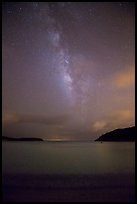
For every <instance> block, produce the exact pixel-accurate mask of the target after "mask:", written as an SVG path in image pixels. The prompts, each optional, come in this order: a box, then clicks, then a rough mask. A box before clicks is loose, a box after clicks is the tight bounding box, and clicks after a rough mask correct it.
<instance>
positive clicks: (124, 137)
mask: <svg viewBox="0 0 137 204" xmlns="http://www.w3.org/2000/svg"><path fill="white" fill-rule="evenodd" d="M95 141H135V126H134V127H129V128H124V129H116V130H113V131H111V132H108V133H105V134H103V135H102V136H100V137H99V138H98V139H96V140H95Z"/></svg>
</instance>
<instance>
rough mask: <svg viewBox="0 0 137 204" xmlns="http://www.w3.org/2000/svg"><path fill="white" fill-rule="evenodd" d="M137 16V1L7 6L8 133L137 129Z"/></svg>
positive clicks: (80, 134) (87, 134)
mask: <svg viewBox="0 0 137 204" xmlns="http://www.w3.org/2000/svg"><path fill="white" fill-rule="evenodd" d="M134 14H135V11H134V3H133V2H48V3H47V2H7V3H3V7H2V22H3V23H2V74H3V75H2V83H3V90H2V91H3V95H2V100H3V101H2V105H3V106H2V109H3V134H4V135H7V136H20V135H22V136H25V135H26V134H27V135H28V132H29V134H30V135H31V136H34V137H35V136H36V137H42V138H51V139H52V138H53V139H54V137H56V138H57V137H58V138H59V139H60V138H61V139H75V138H77V139H87V138H90V139H94V138H96V136H97V135H98V134H102V133H104V132H106V131H109V130H112V129H115V128H119V127H127V126H131V125H134V123H135V118H134V110H135V103H134V100H135V88H134V73H135V47H134V44H135V16H134ZM28 118H31V119H29V120H28ZM54 118H55V120H54ZM52 119H53V121H54V122H51V123H50V121H52ZM34 121H35V122H34ZM48 121H49V122H48Z"/></svg>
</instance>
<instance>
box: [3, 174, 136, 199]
mask: <svg viewBox="0 0 137 204" xmlns="http://www.w3.org/2000/svg"><path fill="white" fill-rule="evenodd" d="M134 180H135V179H134V175H131V174H130V175H129V174H125V175H116V174H114V175H112V174H110V175H109V174H107V175H3V202H134V201H135V192H134V191H135V190H134V189H135V184H134Z"/></svg>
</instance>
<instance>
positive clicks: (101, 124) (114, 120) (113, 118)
mask: <svg viewBox="0 0 137 204" xmlns="http://www.w3.org/2000/svg"><path fill="white" fill-rule="evenodd" d="M134 121H135V115H134V112H133V111H131V110H119V111H114V112H111V113H110V114H108V115H106V116H105V117H104V118H103V119H100V120H97V121H96V122H94V123H93V125H92V128H91V129H92V130H93V131H94V132H101V133H104V132H107V131H110V130H113V129H116V128H122V127H123V128H124V127H129V126H132V125H134Z"/></svg>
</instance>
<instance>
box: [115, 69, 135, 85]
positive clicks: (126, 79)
mask: <svg viewBox="0 0 137 204" xmlns="http://www.w3.org/2000/svg"><path fill="white" fill-rule="evenodd" d="M113 84H114V85H115V86H116V87H117V88H119V89H126V88H129V87H131V86H133V85H134V84H135V68H134V67H133V66H131V67H130V68H129V69H127V70H126V71H123V72H120V73H118V74H116V75H115V77H114V79H113Z"/></svg>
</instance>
